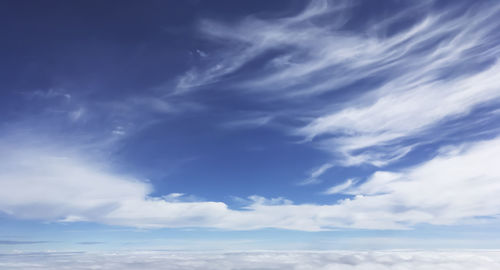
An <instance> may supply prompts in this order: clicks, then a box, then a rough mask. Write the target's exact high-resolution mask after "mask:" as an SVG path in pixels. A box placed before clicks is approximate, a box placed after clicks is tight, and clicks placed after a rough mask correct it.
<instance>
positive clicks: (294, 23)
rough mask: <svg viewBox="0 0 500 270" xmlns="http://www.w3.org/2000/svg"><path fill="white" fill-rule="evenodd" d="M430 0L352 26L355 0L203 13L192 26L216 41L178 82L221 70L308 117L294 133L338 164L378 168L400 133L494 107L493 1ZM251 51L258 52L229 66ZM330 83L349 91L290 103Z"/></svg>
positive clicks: (409, 134) (405, 137) (405, 144)
mask: <svg viewBox="0 0 500 270" xmlns="http://www.w3.org/2000/svg"><path fill="white" fill-rule="evenodd" d="M435 4H436V3H435V1H420V2H418V3H410V4H409V5H407V6H405V7H404V8H401V9H400V10H398V11H392V13H390V15H389V16H384V18H377V19H372V20H368V21H369V22H368V23H366V24H363V23H362V24H361V25H359V26H358V27H355V28H354V29H352V26H351V28H348V27H346V24H347V23H349V22H350V19H351V18H350V16H351V13H352V10H353V7H355V4H353V3H352V2H345V1H311V2H310V4H309V5H308V6H306V8H305V9H304V10H303V11H302V12H300V13H299V14H297V15H295V16H291V17H285V18H269V17H267V18H260V17H259V16H249V17H247V18H245V19H243V20H241V21H239V22H237V23H234V22H231V24H225V23H223V22H217V21H212V20H204V21H202V22H201V23H200V32H201V33H202V34H204V35H205V37H206V38H207V39H208V40H210V41H212V42H213V43H220V44H221V46H219V48H220V49H219V50H217V51H214V52H212V53H210V57H207V58H206V60H205V61H206V62H205V64H201V65H200V66H196V67H193V68H192V69H191V70H189V71H187V72H186V74H185V75H184V76H182V78H181V79H180V80H179V83H178V88H181V89H188V88H193V87H200V86H203V85H206V84H213V83H217V82H221V81H224V80H225V79H226V78H227V77H228V76H229V75H231V76H230V77H231V78H232V80H231V82H227V83H228V84H230V85H231V89H233V88H240V89H243V90H245V91H247V92H250V93H252V94H256V93H258V94H259V95H262V96H265V98H268V99H269V98H273V99H279V100H285V101H290V102H292V103H291V104H293V106H294V108H293V111H294V113H293V116H291V117H296V118H297V119H300V120H303V119H304V117H309V118H312V119H311V120H308V121H306V123H305V125H303V126H300V127H295V128H296V129H295V130H296V131H295V134H296V135H300V136H303V137H304V138H306V139H308V140H313V141H314V142H315V143H316V145H317V146H318V147H320V148H322V149H324V150H326V151H329V152H332V153H333V154H334V155H335V156H336V157H337V158H338V164H340V165H344V166H352V165H359V164H366V163H367V164H372V165H374V166H378V167H382V166H385V165H387V164H389V163H391V162H394V161H397V160H399V159H401V158H402V157H404V156H406V155H407V154H408V153H409V152H411V151H412V150H413V149H414V148H415V147H416V146H418V145H419V144H415V143H414V142H409V141H412V140H415V139H417V140H418V138H420V137H422V136H424V135H427V134H429V133H432V132H434V133H435V132H438V131H439V127H440V126H441V125H443V124H444V123H446V122H447V121H450V120H455V119H457V118H462V119H463V121H464V122H466V121H467V119H465V118H466V117H467V116H468V115H470V114H471V112H473V111H474V110H475V109H477V108H479V107H481V106H486V105H492V104H496V105H495V106H496V108H498V102H499V99H500V91H498V89H499V87H500V85H499V83H498V82H499V81H500V75H499V74H500V64H499V63H498V59H497V58H498V55H499V54H500V44H499V43H498V38H499V37H498V31H497V30H496V29H498V28H499V27H500V25H499V22H498V20H496V18H497V17H498V16H499V14H500V5H498V4H497V3H479V4H478V5H475V6H470V5H468V3H467V2H459V3H454V5H453V6H451V7H448V8H438V7H436V5H435ZM395 29H398V30H397V31H395ZM263 56H265V57H263ZM259 57H260V58H259ZM256 58H259V59H261V58H265V59H266V60H263V62H264V64H262V65H261V66H260V67H259V68H258V69H255V70H254V71H249V70H247V69H244V70H245V74H240V73H238V70H239V69H241V68H242V67H244V66H245V65H246V64H249V63H253V62H252V61H254V60H255V59H256ZM331 92H342V95H345V96H348V97H349V99H347V102H342V103H331V102H330V103H325V102H309V103H308V105H299V106H297V104H298V103H297V101H300V100H302V99H304V98H308V97H311V96H313V97H316V96H320V97H321V95H323V94H325V93H331ZM310 100H312V99H310ZM299 104H303V103H299ZM466 126H467V125H466V124H464V125H461V126H458V127H455V128H456V129H458V130H460V129H464V128H466ZM436 139H437V138H436ZM428 140H429V139H428V138H426V140H423V141H422V142H421V143H429V141H428Z"/></svg>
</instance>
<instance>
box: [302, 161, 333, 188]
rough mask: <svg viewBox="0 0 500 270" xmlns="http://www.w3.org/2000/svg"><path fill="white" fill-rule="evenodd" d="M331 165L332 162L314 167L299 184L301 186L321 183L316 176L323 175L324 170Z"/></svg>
mask: <svg viewBox="0 0 500 270" xmlns="http://www.w3.org/2000/svg"><path fill="white" fill-rule="evenodd" d="M332 167H333V164H331V163H325V164H323V165H321V166H320V167H318V168H316V169H314V170H313V171H312V172H311V175H310V176H309V177H308V178H307V179H305V180H303V181H302V182H300V183H299V185H301V186H303V185H312V184H319V183H321V180H320V179H318V177H320V176H321V175H323V174H324V173H325V172H326V171H328V170H329V169H331V168H332Z"/></svg>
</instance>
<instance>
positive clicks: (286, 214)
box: [0, 138, 500, 231]
mask: <svg viewBox="0 0 500 270" xmlns="http://www.w3.org/2000/svg"><path fill="white" fill-rule="evenodd" d="M0 150H1V152H2V155H0V184H1V186H2V189H0V211H2V212H4V213H6V214H8V215H10V216H12V217H16V218H23V219H38V220H45V221H59V222H78V221H90V222H97V223H103V224H109V225H120V226H130V227H138V228H164V227H171V228H172V227H173V228H176V227H177V228H178V227H208V228H220V229H229V230H253V229H261V228H279V229H291V230H304V231H318V230H329V229H335V228H364V229H408V228H411V227H412V226H414V225H416V224H421V223H427V224H438V225H442V224H446V225H451V224H461V223H464V222H474V221H478V220H481V217H493V218H494V217H496V216H498V215H499V214H500V211H499V209H500V199H499V197H498V194H499V192H500V184H499V183H500V182H499V181H498V180H499V179H500V169H499V167H498V166H497V164H496V162H495V160H494V159H491V157H495V156H500V138H496V139H491V140H486V141H479V142H476V143H470V144H463V145H459V146H455V147H452V146H449V147H446V150H442V151H440V154H439V155H438V156H436V157H435V158H433V159H432V160H430V161H427V162H424V163H422V164H419V165H416V166H414V167H411V168H407V169H405V170H401V171H378V172H375V173H374V174H373V175H371V176H370V177H369V178H368V179H367V180H366V181H365V182H363V183H362V184H360V185H357V186H356V187H352V182H351V183H347V184H349V185H347V184H346V183H344V184H343V185H342V186H337V187H334V188H333V191H332V192H331V193H333V192H334V191H335V192H342V193H347V194H350V196H351V197H350V198H346V199H343V200H340V201H338V202H337V203H334V204H326V205H318V204H294V203H293V202H292V201H290V200H287V199H285V198H271V199H266V198H263V197H260V196H251V197H250V198H249V202H248V204H247V205H246V206H244V207H243V209H241V210H233V209H230V208H229V207H228V206H227V205H226V204H225V203H224V202H214V201H199V200H195V201H193V200H188V201H184V200H183V196H182V195H180V194H176V193H172V194H170V195H167V196H166V197H153V196H151V195H150V194H151V193H152V191H153V188H152V186H151V185H150V184H149V183H148V182H147V181H143V180H139V179H137V178H134V177H131V176H126V175H120V174H117V173H113V172H111V171H110V169H109V168H108V167H107V166H106V164H105V163H103V162H100V163H99V164H96V163H93V162H90V161H88V160H89V159H86V158H84V155H82V154H81V153H80V154H79V152H78V151H69V150H66V151H62V150H61V149H59V150H58V149H57V148H55V147H51V148H48V147H47V146H45V147H41V146H39V147H38V148H37V147H34V146H33V145H30V146H29V147H27V146H25V145H21V144H19V143H18V144H16V145H15V147H12V146H11V145H10V144H7V145H5V144H0ZM416 191H418V192H416Z"/></svg>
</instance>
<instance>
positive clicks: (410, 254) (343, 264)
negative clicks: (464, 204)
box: [0, 250, 500, 270]
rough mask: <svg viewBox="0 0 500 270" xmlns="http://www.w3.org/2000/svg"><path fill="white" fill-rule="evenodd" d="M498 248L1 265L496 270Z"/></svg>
mask: <svg viewBox="0 0 500 270" xmlns="http://www.w3.org/2000/svg"><path fill="white" fill-rule="evenodd" d="M499 258H500V252H499V251H411V250H408V251H376V252H369V251H324V252H321V251H290V252H275V251H260V252H149V251H143V252H113V253H58V252H52V253H50V252H49V253H31V254H30V253H27V254H24V253H19V254H6V255H2V262H0V269H11V270H16V269H23V270H24V269H32V270H35V269H58V270H64V269H71V270H79V269H102V270H108V269H109V270H111V269H123V270H135V269H151V270H156V269H167V268H168V269H171V270H181V269H190V270H192V269H194V270H195V269H203V270H210V269H217V270H226V269H227V270H229V269H248V270H250V269H269V270H271V269H276V270H277V269H296V270H306V269H311V270H313V269H314V270H386V269H387V270H389V269H390V270H406V269H412V270H434V269H453V270H462V269H463V270H468V269H485V270H486V269H498V268H499V267H500V259H499Z"/></svg>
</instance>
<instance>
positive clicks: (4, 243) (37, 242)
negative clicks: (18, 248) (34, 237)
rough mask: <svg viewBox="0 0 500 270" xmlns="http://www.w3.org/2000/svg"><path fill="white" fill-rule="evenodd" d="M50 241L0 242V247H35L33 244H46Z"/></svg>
mask: <svg viewBox="0 0 500 270" xmlns="http://www.w3.org/2000/svg"><path fill="white" fill-rule="evenodd" d="M45 243H49V242H48V241H17V240H0V245H33V244H45Z"/></svg>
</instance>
